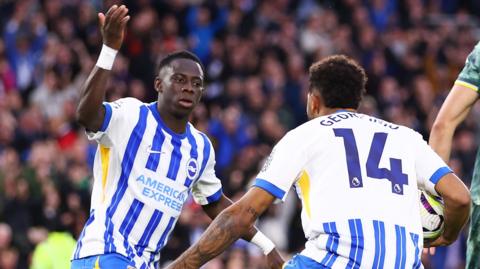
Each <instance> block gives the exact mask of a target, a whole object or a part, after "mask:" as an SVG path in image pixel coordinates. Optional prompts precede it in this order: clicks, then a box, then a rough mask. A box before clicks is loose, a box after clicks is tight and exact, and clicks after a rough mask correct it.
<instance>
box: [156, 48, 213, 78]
mask: <svg viewBox="0 0 480 269" xmlns="http://www.w3.org/2000/svg"><path fill="white" fill-rule="evenodd" d="M176 59H188V60H192V61H194V62H197V63H198V64H199V65H200V67H201V68H202V73H203V75H204V76H205V68H204V67H203V64H202V62H201V61H200V59H199V58H198V57H197V55H195V54H193V53H192V52H190V51H188V50H181V51H175V52H172V53H169V54H167V56H165V57H164V58H163V59H162V60H160V62H159V63H158V66H157V73H156V74H158V73H159V72H160V70H162V68H164V67H165V66H167V65H169V64H170V63H172V62H173V61H174V60H176Z"/></svg>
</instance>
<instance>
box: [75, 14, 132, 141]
mask: <svg viewBox="0 0 480 269" xmlns="http://www.w3.org/2000/svg"><path fill="white" fill-rule="evenodd" d="M127 13H128V9H127V8H126V7H125V6H123V5H122V6H120V7H118V6H117V5H113V6H112V7H111V8H110V9H109V10H108V11H107V13H106V14H105V15H104V14H103V13H99V14H98V19H99V24H100V30H101V33H102V37H103V44H104V47H103V48H102V52H101V53H100V55H101V56H100V57H99V61H98V62H97V65H96V66H95V67H94V68H93V70H92V72H91V73H90V75H89V76H88V78H87V80H86V81H85V84H84V85H83V91H82V96H81V97H80V102H79V104H78V108H77V114H76V118H77V121H78V122H79V123H80V124H81V125H82V126H84V127H85V128H86V129H87V130H89V131H93V132H96V131H98V130H100V129H101V127H102V123H103V120H104V117H105V108H104V107H103V106H102V102H103V101H104V99H105V92H106V85H107V80H108V77H109V74H110V70H109V68H108V67H105V66H106V65H110V67H111V64H112V63H113V58H114V57H115V54H116V51H118V49H120V47H121V46H122V42H123V36H124V32H125V27H126V24H127V22H128V20H129V19H130V16H127ZM105 46H106V47H105ZM102 55H103V56H106V55H108V56H107V57H106V58H107V59H105V57H102ZM105 60H107V61H109V63H107V64H106V65H105ZM102 61H103V62H102Z"/></svg>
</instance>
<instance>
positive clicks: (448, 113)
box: [429, 43, 480, 269]
mask: <svg viewBox="0 0 480 269" xmlns="http://www.w3.org/2000/svg"><path fill="white" fill-rule="evenodd" d="M479 93H480V43H478V44H477V45H476V46H475V48H474V49H473V51H472V52H471V53H470V55H469V56H468V58H467V60H466V62H465V67H464V68H463V70H462V72H461V73H460V75H459V76H458V79H457V81H455V84H454V86H453V88H452V90H451V91H450V93H449V94H448V96H447V99H446V100H445V102H444V103H443V105H442V107H441V108H440V111H439V112H438V115H437V118H436V119H435V122H434V124H433V127H432V132H431V134H430V139H429V143H430V146H431V147H432V148H433V149H434V150H435V151H436V152H437V153H438V155H440V157H442V159H443V160H444V161H445V162H448V160H449V159H450V151H451V148H452V139H453V134H454V133H455V129H456V128H457V126H458V125H459V124H460V123H461V122H462V121H463V120H464V119H465V118H466V117H467V115H468V114H469V113H470V110H471V109H472V107H473V105H474V104H475V102H477V100H478V94H479ZM479 154H480V151H477V158H476V161H475V169H474V170H473V177H472V183H471V185H470V192H471V195H472V208H471V212H470V229H469V235H468V240H467V261H466V267H465V268H466V269H478V268H480V155H479Z"/></svg>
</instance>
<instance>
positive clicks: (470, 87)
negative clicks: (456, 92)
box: [455, 80, 478, 92]
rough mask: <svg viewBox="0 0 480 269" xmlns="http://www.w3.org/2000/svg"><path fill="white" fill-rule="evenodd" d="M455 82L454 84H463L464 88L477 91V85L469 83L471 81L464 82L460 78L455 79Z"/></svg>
mask: <svg viewBox="0 0 480 269" xmlns="http://www.w3.org/2000/svg"><path fill="white" fill-rule="evenodd" d="M455 84H456V85H460V86H463V87H465V88H469V89H471V90H474V91H476V92H478V87H477V86H475V85H473V84H471V83H468V82H465V81H461V80H456V81H455Z"/></svg>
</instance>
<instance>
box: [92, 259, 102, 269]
mask: <svg viewBox="0 0 480 269" xmlns="http://www.w3.org/2000/svg"><path fill="white" fill-rule="evenodd" d="M93 269H100V257H97V260H96V261H95V267H93Z"/></svg>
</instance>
